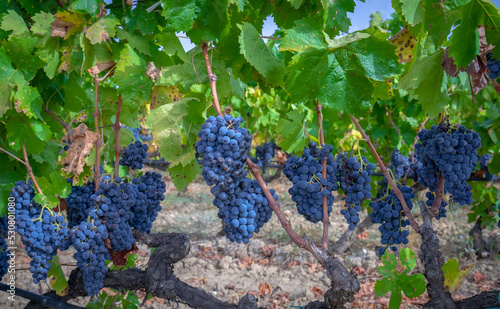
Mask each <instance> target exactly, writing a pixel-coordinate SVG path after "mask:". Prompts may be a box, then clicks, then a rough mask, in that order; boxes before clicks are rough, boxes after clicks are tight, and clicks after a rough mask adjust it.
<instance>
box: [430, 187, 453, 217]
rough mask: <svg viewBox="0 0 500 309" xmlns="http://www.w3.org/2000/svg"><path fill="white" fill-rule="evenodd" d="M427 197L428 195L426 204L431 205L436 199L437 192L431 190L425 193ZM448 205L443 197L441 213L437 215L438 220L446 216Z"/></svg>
mask: <svg viewBox="0 0 500 309" xmlns="http://www.w3.org/2000/svg"><path fill="white" fill-rule="evenodd" d="M425 197H427V202H426V205H427V206H429V207H430V206H432V204H433V203H434V200H435V199H436V194H435V193H434V192H430V191H429V192H427V193H426V194H425ZM446 206H448V203H446V201H445V200H444V198H442V199H441V206H440V207H439V213H438V214H437V215H436V216H435V218H436V220H439V219H441V218H445V217H446V208H445V207H446Z"/></svg>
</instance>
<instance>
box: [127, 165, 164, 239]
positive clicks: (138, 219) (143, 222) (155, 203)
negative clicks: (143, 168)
mask: <svg viewBox="0 0 500 309" xmlns="http://www.w3.org/2000/svg"><path fill="white" fill-rule="evenodd" d="M132 184H133V185H134V188H137V189H136V190H137V192H136V198H135V203H134V204H133V205H132V206H131V208H130V210H131V212H132V214H133V217H132V218H131V220H130V221H129V224H130V226H131V227H133V228H136V229H138V230H141V231H143V232H145V233H150V232H151V227H152V226H153V222H154V220H155V219H156V217H157V216H158V212H159V211H161V201H163V200H164V199H165V195H164V194H165V191H166V184H165V182H164V181H163V180H162V176H161V174H160V173H157V172H146V173H145V174H144V175H142V176H141V177H140V178H134V179H132Z"/></svg>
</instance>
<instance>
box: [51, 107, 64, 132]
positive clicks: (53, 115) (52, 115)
mask: <svg viewBox="0 0 500 309" xmlns="http://www.w3.org/2000/svg"><path fill="white" fill-rule="evenodd" d="M45 112H46V113H47V114H49V115H50V116H51V117H52V118H54V119H55V120H57V122H59V123H60V124H61V126H62V127H63V129H64V130H66V132H69V125H68V124H67V123H65V122H64V121H62V120H61V119H59V117H57V116H56V115H55V114H54V112H52V111H51V110H50V109H48V108H45Z"/></svg>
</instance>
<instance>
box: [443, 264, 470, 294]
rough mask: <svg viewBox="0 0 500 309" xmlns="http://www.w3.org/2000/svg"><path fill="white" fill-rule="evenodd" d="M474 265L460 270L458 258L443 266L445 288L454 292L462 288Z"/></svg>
mask: <svg viewBox="0 0 500 309" xmlns="http://www.w3.org/2000/svg"><path fill="white" fill-rule="evenodd" d="M473 267H474V264H472V265H469V266H466V267H464V268H462V269H460V268H459V265H458V261H457V259H456V258H454V259H453V260H448V261H446V263H444V265H443V272H444V286H445V287H447V288H448V289H449V290H450V293H452V294H453V292H454V291H455V290H456V288H458V287H459V286H460V284H461V283H462V281H464V279H465V277H466V276H467V275H468V274H469V273H470V271H471V270H472V268H473Z"/></svg>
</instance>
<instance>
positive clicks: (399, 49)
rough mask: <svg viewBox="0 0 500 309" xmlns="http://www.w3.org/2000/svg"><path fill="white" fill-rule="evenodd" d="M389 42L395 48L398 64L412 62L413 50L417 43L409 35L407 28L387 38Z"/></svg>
mask: <svg viewBox="0 0 500 309" xmlns="http://www.w3.org/2000/svg"><path fill="white" fill-rule="evenodd" d="M389 41H391V43H392V44H393V45H394V46H396V56H398V58H399V60H398V61H399V63H406V62H411V61H412V60H413V48H414V47H415V44H416V43H417V39H416V38H415V36H413V35H412V34H411V32H410V30H409V29H408V26H405V27H404V28H403V29H401V30H400V31H399V32H398V33H396V34H395V35H393V36H392V37H391V38H389Z"/></svg>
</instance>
